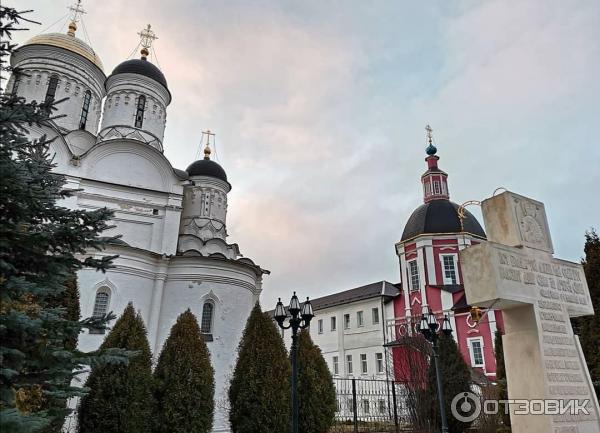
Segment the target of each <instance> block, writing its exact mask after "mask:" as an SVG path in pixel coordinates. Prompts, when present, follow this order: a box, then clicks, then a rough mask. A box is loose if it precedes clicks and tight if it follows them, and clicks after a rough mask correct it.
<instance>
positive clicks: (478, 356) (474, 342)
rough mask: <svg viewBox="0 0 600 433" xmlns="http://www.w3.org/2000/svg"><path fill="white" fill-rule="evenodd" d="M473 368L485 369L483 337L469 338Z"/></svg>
mask: <svg viewBox="0 0 600 433" xmlns="http://www.w3.org/2000/svg"><path fill="white" fill-rule="evenodd" d="M467 344H468V346H469V356H470V358H471V366H472V367H483V366H484V365H485V361H484V359H483V337H475V338H467Z"/></svg>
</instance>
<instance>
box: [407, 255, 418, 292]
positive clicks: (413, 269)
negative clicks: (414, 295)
mask: <svg viewBox="0 0 600 433" xmlns="http://www.w3.org/2000/svg"><path fill="white" fill-rule="evenodd" d="M408 277H409V279H410V290H411V291H415V290H419V288H420V285H421V281H420V280H419V265H417V260H411V261H410V262H408Z"/></svg>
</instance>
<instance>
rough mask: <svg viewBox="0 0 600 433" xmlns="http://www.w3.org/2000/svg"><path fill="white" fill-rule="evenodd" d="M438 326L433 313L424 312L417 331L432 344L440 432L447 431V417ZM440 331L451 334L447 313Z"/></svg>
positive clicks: (446, 432)
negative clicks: (440, 421)
mask: <svg viewBox="0 0 600 433" xmlns="http://www.w3.org/2000/svg"><path fill="white" fill-rule="evenodd" d="M439 327H440V325H439V323H438V321H437V318H436V317H435V314H433V313H432V312H431V311H428V312H427V313H424V314H423V315H422V316H421V322H420V323H419V332H421V334H423V336H424V337H425V339H426V340H427V341H429V342H430V343H432V345H433V362H434V364H435V376H436V380H437V390H438V402H439V404H440V417H441V419H442V433H448V419H447V418H446V406H445V404H444V383H443V382H442V372H441V370H440V363H439V354H438V338H439V334H438V332H437V331H438V328H439ZM441 332H442V333H444V334H445V335H451V334H452V326H451V325H450V319H448V315H444V320H443V322H442V329H441Z"/></svg>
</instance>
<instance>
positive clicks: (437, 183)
mask: <svg viewBox="0 0 600 433" xmlns="http://www.w3.org/2000/svg"><path fill="white" fill-rule="evenodd" d="M433 193H434V194H440V181H439V180H434V181H433Z"/></svg>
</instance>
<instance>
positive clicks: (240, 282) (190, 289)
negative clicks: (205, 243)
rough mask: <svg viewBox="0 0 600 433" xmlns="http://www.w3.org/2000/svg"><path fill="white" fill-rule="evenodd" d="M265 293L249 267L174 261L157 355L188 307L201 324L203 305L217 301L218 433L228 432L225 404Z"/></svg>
mask: <svg viewBox="0 0 600 433" xmlns="http://www.w3.org/2000/svg"><path fill="white" fill-rule="evenodd" d="M260 290H261V278H260V277H257V276H256V274H255V272H254V271H253V270H252V269H250V268H249V267H247V266H243V265H240V264H235V263H231V262H227V261H224V260H220V259H211V258H206V257H181V256H178V257H173V258H172V259H171V262H170V265H169V268H168V275H167V278H166V281H165V284H164V292H163V293H162V301H161V307H160V319H159V323H158V326H157V334H156V336H157V339H156V342H157V343H156V346H155V347H156V349H155V353H156V354H158V353H159V350H160V349H159V348H160V347H161V346H162V344H163V343H164V340H165V339H166V338H167V337H168V335H169V332H170V330H171V327H172V326H173V325H174V324H175V321H176V320H177V317H178V316H179V315H180V314H181V313H183V312H184V311H185V310H187V309H188V308H189V309H190V310H191V311H192V313H194V315H195V316H196V318H197V319H198V322H199V323H200V322H201V320H202V308H203V305H204V303H205V302H207V301H209V302H212V303H213V305H214V307H215V309H214V316H213V326H212V331H213V332H212V337H213V341H210V342H207V345H208V348H209V350H210V353H211V362H212V365H213V367H214V368H215V390H216V391H215V420H214V428H213V431H228V416H227V411H226V410H224V408H223V404H224V403H226V402H227V391H228V388H229V380H230V377H231V372H232V369H233V367H234V365H235V361H236V359H237V347H238V344H239V342H240V339H241V336H242V331H243V329H244V327H245V325H246V320H247V318H248V316H249V314H250V311H251V310H252V308H253V306H254V304H255V303H256V302H257V301H258V295H259V293H260Z"/></svg>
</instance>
